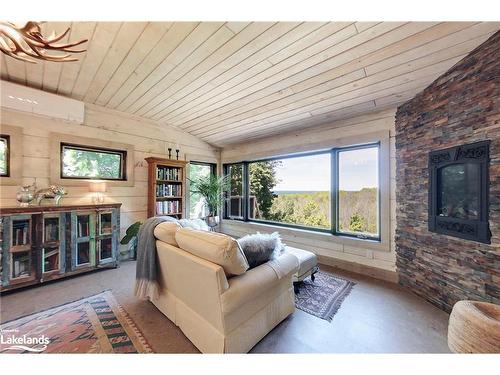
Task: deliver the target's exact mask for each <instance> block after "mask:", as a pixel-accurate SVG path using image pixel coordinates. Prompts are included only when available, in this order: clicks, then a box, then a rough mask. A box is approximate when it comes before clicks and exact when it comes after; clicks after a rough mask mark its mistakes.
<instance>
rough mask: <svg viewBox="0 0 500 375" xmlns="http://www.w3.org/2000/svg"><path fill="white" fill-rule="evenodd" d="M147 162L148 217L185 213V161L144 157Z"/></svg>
mask: <svg viewBox="0 0 500 375" xmlns="http://www.w3.org/2000/svg"><path fill="white" fill-rule="evenodd" d="M146 161H147V162H148V217H152V216H164V215H169V216H173V217H175V218H177V219H182V218H184V215H185V186H186V177H185V176H186V164H187V163H186V162H185V161H181V160H170V159H163V158H155V157H150V158H146Z"/></svg>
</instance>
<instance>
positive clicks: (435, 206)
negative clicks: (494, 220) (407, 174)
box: [429, 141, 490, 243]
mask: <svg viewBox="0 0 500 375" xmlns="http://www.w3.org/2000/svg"><path fill="white" fill-rule="evenodd" d="M488 165H489V143H488V142H487V141H485V142H478V143H473V144H469V145H464V146H459V147H453V148H449V149H445V150H440V151H434V152H431V153H430V154H429V178H430V184H429V230H431V231H432V232H437V233H443V234H447V235H451V236H455V237H459V238H465V239H470V240H476V241H480V242H485V243H489V242H490V231H489V227H488V189H489V178H488Z"/></svg>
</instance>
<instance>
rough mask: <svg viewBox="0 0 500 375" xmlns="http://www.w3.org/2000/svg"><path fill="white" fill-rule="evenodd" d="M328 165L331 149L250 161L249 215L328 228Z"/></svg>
mask: <svg viewBox="0 0 500 375" xmlns="http://www.w3.org/2000/svg"><path fill="white" fill-rule="evenodd" d="M330 165H331V155H330V153H324V154H318V155H309V156H301V157H290V158H283V159H275V160H268V161H258V162H251V163H249V164H248V171H249V187H250V191H249V198H250V199H249V204H250V206H249V211H248V217H249V219H254V220H263V221H272V222H278V223H285V224H290V225H299V226H306V227H313V228H321V229H329V228H330V226H331V220H330V217H331V214H330V212H331V207H332V204H331V193H330V181H331V176H330V175H331V167H330Z"/></svg>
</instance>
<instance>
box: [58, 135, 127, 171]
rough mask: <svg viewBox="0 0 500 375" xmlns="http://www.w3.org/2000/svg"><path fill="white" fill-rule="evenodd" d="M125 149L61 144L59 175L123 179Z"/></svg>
mask: <svg viewBox="0 0 500 375" xmlns="http://www.w3.org/2000/svg"><path fill="white" fill-rule="evenodd" d="M125 160H126V151H120V150H107V149H100V148H94V147H87V146H78V145H66V144H62V145H61V177H62V178H81V179H85V178H91V179H102V180H125V179H126V178H125Z"/></svg>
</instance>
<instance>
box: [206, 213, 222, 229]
mask: <svg viewBox="0 0 500 375" xmlns="http://www.w3.org/2000/svg"><path fill="white" fill-rule="evenodd" d="M205 220H206V222H207V225H208V226H209V227H210V229H211V230H215V229H214V228H215V227H216V226H217V225H219V223H220V218H219V216H207V217H206V218H205Z"/></svg>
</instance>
